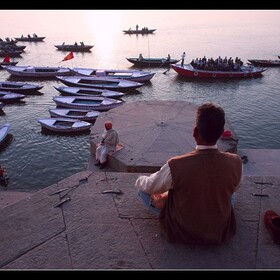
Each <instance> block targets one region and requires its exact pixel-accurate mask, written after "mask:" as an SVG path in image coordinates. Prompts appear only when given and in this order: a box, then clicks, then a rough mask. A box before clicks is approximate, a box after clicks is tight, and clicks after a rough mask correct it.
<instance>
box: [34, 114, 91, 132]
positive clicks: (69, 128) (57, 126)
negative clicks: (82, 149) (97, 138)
mask: <svg viewBox="0 0 280 280" xmlns="http://www.w3.org/2000/svg"><path fill="white" fill-rule="evenodd" d="M37 121H38V122H39V123H40V124H41V126H42V128H45V129H48V130H50V131H54V132H63V133H65V132H66V133H73V132H82V131H86V130H89V129H90V128H91V126H92V124H91V123H89V122H85V121H81V120H77V119H71V118H39V119H37Z"/></svg>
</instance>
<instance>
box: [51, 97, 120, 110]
mask: <svg viewBox="0 0 280 280" xmlns="http://www.w3.org/2000/svg"><path fill="white" fill-rule="evenodd" d="M53 101H54V102H55V103H56V105H57V106H58V107H63V108H74V109H88V110H97V111H108V110H110V109H113V108H116V107H118V106H120V105H122V104H123V103H124V101H123V100H119V99H113V98H107V97H102V96H95V97H94V96H54V97H53Z"/></svg>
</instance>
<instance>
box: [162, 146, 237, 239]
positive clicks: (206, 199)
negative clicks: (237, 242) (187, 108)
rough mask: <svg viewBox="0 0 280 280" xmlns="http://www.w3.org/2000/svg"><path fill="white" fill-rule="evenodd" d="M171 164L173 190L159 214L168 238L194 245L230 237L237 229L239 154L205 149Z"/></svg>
mask: <svg viewBox="0 0 280 280" xmlns="http://www.w3.org/2000/svg"><path fill="white" fill-rule="evenodd" d="M168 163H169V167H170V170H171V176H172V181H173V189H171V190H170V191H169V195H168V200H167V204H166V207H165V208H164V209H163V211H162V212H161V215H160V222H161V225H162V226H163V228H164V231H165V232H166V233H167V238H168V239H169V240H170V241H174V242H183V243H192V244H221V243H224V242H226V241H227V240H228V239H230V238H231V237H232V236H233V235H234V234H235V231H236V225H235V217H234V213H233V209H232V206H231V196H232V194H233V192H234V191H235V187H236V186H237V185H238V184H239V182H240V180H241V176H242V161H241V159H240V158H239V156H237V155H234V154H230V153H222V152H220V151H219V150H217V149H205V150H195V151H193V152H191V153H189V154H186V155H183V156H178V157H174V158H172V159H170V160H169V162H168Z"/></svg>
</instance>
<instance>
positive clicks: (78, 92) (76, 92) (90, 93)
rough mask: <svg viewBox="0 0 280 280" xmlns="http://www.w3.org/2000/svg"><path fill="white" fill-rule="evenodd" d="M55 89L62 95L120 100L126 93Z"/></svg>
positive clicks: (85, 89)
mask: <svg viewBox="0 0 280 280" xmlns="http://www.w3.org/2000/svg"><path fill="white" fill-rule="evenodd" d="M54 88H55V89H56V90H57V91H59V92H60V93H61V94H62V95H75V96H102V97H108V98H120V97H122V96H124V95H125V93H123V92H120V91H114V90H108V89H98V88H93V87H91V88H87V87H69V86H59V87H56V86H54Z"/></svg>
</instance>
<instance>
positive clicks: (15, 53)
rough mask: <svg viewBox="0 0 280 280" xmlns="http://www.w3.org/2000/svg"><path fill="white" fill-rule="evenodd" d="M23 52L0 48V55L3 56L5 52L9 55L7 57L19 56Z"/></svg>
mask: <svg viewBox="0 0 280 280" xmlns="http://www.w3.org/2000/svg"><path fill="white" fill-rule="evenodd" d="M22 53H23V51H12V50H10V51H3V50H0V57H5V56H6V55H7V54H8V55H9V57H21V54H22Z"/></svg>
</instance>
